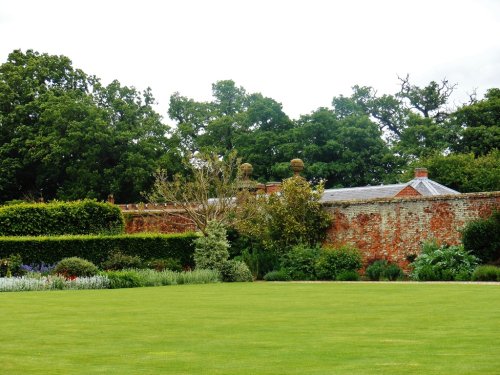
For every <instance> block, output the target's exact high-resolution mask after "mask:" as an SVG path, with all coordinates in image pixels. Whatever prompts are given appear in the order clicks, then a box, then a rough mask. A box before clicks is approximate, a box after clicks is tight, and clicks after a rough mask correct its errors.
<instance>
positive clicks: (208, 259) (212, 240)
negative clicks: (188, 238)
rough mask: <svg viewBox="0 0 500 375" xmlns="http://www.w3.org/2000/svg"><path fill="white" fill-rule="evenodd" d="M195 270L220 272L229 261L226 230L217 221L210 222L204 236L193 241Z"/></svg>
mask: <svg viewBox="0 0 500 375" xmlns="http://www.w3.org/2000/svg"><path fill="white" fill-rule="evenodd" d="M194 244H195V250H194V262H195V264H196V268H199V269H210V270H217V271H222V269H223V267H224V265H225V263H226V262H227V260H228V259H229V242H228V240H227V235H226V229H225V228H224V226H223V225H222V224H221V223H219V222H217V221H210V222H209V223H208V225H207V229H206V235H205V236H203V237H199V238H197V239H196V240H195V241H194Z"/></svg>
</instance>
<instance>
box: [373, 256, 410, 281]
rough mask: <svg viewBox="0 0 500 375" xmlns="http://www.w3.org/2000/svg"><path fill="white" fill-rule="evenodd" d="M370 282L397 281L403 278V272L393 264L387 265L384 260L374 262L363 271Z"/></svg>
mask: <svg viewBox="0 0 500 375" xmlns="http://www.w3.org/2000/svg"><path fill="white" fill-rule="evenodd" d="M365 273H366V275H367V276H368V278H369V279H370V280H373V281H379V280H380V279H387V280H390V281H394V280H398V279H400V278H402V277H403V270H402V269H401V268H400V267H399V266H398V265H397V264H395V263H389V262H388V261H387V260H385V259H380V260H376V261H375V262H373V263H372V264H370V265H369V266H368V267H366V271H365Z"/></svg>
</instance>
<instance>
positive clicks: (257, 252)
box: [235, 246, 279, 279]
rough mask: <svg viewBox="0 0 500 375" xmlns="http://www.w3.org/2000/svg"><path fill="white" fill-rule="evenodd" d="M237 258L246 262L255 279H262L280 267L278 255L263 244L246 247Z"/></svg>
mask: <svg viewBox="0 0 500 375" xmlns="http://www.w3.org/2000/svg"><path fill="white" fill-rule="evenodd" d="M235 259H239V260H242V261H243V262H245V263H246V265H247V266H248V268H249V270H250V272H251V273H252V275H253V277H254V278H255V279H262V278H263V277H264V275H265V274H267V273H268V272H270V271H272V270H274V269H276V268H277V267H279V258H278V256H277V255H276V254H275V253H274V252H272V251H269V250H266V249H265V248H264V247H261V246H254V247H252V248H250V249H245V250H243V252H242V254H241V255H240V256H239V257H236V258H235Z"/></svg>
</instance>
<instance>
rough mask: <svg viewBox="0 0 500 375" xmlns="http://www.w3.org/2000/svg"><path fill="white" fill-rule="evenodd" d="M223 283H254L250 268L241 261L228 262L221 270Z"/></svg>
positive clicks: (232, 260)
mask: <svg viewBox="0 0 500 375" xmlns="http://www.w3.org/2000/svg"><path fill="white" fill-rule="evenodd" d="M221 275H222V281H226V282H245V281H253V276H252V273H251V272H250V270H249V269H248V266H247V265H246V264H245V263H244V262H241V261H239V260H234V259H231V260H228V261H227V262H226V263H224V265H223V266H222V269H221Z"/></svg>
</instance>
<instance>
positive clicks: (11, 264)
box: [0, 254, 24, 277]
mask: <svg viewBox="0 0 500 375" xmlns="http://www.w3.org/2000/svg"><path fill="white" fill-rule="evenodd" d="M22 265H23V260H22V258H21V256H20V255H19V254H16V255H10V256H8V257H6V258H4V259H0V277H11V276H21V275H22V274H23V273H24V271H23V269H22V268H21V266H22Z"/></svg>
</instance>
